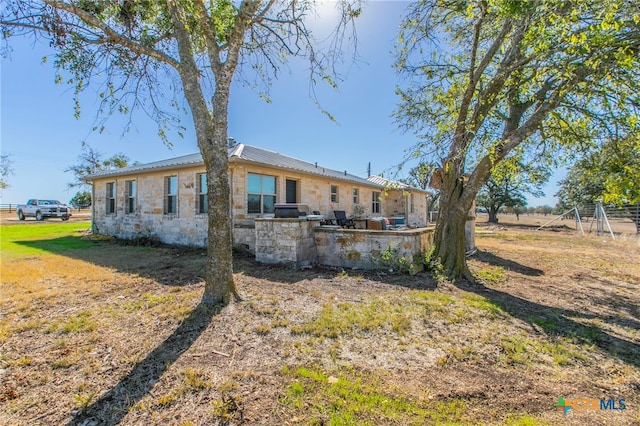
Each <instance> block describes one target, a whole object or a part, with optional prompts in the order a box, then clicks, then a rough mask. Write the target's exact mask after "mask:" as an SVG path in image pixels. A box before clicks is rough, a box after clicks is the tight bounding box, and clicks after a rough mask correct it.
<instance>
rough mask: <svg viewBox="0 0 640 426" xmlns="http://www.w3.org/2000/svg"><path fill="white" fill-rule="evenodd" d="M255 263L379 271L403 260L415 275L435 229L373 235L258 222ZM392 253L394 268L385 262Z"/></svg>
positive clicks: (300, 222)
mask: <svg viewBox="0 0 640 426" xmlns="http://www.w3.org/2000/svg"><path fill="white" fill-rule="evenodd" d="M255 230H256V260H258V261H259V262H263V263H280V264H286V265H291V266H305V265H309V264H312V263H318V264H321V265H327V266H336V267H344V268H359V269H377V268H381V267H393V266H394V264H395V266H397V263H398V262H399V260H400V258H402V257H404V258H405V260H406V261H407V265H413V268H412V271H413V272H418V271H421V270H422V269H423V267H424V266H423V263H422V259H423V256H424V253H426V252H427V251H428V250H429V248H430V247H431V244H432V243H433V229H431V228H418V229H405V230H398V231H372V230H366V229H362V230H361V229H355V230H353V229H343V228H337V227H324V226H318V222H317V221H307V220H304V219H256V229H255ZM385 250H391V251H393V258H392V259H391V264H389V263H385V262H383V261H382V258H381V255H382V253H383V252H384V251H385Z"/></svg>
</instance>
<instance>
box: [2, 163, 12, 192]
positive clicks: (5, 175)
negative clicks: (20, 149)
mask: <svg viewBox="0 0 640 426" xmlns="http://www.w3.org/2000/svg"><path fill="white" fill-rule="evenodd" d="M12 163H13V161H12V160H11V156H10V155H9V154H2V155H0V192H2V190H3V189H6V188H8V187H9V175H11V174H13V169H12V168H11V164H12Z"/></svg>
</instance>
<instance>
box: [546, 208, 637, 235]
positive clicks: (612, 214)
mask: <svg viewBox="0 0 640 426" xmlns="http://www.w3.org/2000/svg"><path fill="white" fill-rule="evenodd" d="M576 209H577V212H578V215H579V219H580V222H579V221H578V220H577V219H578V218H577V217H576ZM576 209H571V210H569V211H567V212H565V213H564V214H563V215H562V216H561V217H559V218H560V219H561V220H560V222H555V223H556V224H557V223H562V224H564V225H565V226H568V227H571V228H575V229H579V228H580V223H581V224H582V228H583V229H584V232H598V233H600V232H603V231H606V232H609V227H610V231H611V232H612V233H614V234H637V235H640V204H636V205H631V204H627V205H623V206H615V205H603V206H602V210H603V211H604V218H602V215H601V213H599V210H598V205H597V204H588V205H584V206H577V207H576ZM550 217H553V216H550ZM603 219H604V220H603ZM572 222H574V223H572ZM599 223H600V225H598V224H599ZM603 226H605V227H606V228H607V229H603Z"/></svg>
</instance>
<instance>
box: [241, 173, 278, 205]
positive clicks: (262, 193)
mask: <svg viewBox="0 0 640 426" xmlns="http://www.w3.org/2000/svg"><path fill="white" fill-rule="evenodd" d="M251 176H257V177H259V178H260V192H255V191H251V189H250V188H249V185H250V182H249V181H250V177H251ZM265 178H269V179H273V191H274V192H273V193H272V192H265V189H264V187H265V185H264V183H265ZM256 195H257V196H258V197H259V200H260V201H259V206H260V211H251V210H250V204H251V203H250V202H249V198H250V197H251V196H256ZM265 197H273V211H265ZM246 200H247V206H246V209H247V214H248V215H263V214H273V213H275V205H276V203H277V202H278V177H277V176H273V175H265V174H261V173H247V198H246Z"/></svg>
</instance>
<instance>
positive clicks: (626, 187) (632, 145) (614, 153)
mask: <svg viewBox="0 0 640 426" xmlns="http://www.w3.org/2000/svg"><path fill="white" fill-rule="evenodd" d="M556 196H557V197H558V198H559V199H560V203H561V205H562V206H563V207H568V208H571V207H573V206H584V205H590V204H595V203H596V202H597V201H603V202H605V203H611V204H615V205H623V204H640V136H639V135H638V134H635V135H633V136H629V137H625V138H622V139H614V140H610V141H608V142H607V143H605V144H604V145H603V146H602V148H601V149H599V150H598V151H595V152H592V153H590V154H589V155H587V156H586V157H584V158H582V159H580V160H579V161H577V162H576V163H575V164H574V165H573V166H572V167H571V168H570V169H569V172H568V173H567V176H566V177H565V178H564V179H563V180H562V181H560V190H559V191H558V193H557V194H556Z"/></svg>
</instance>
